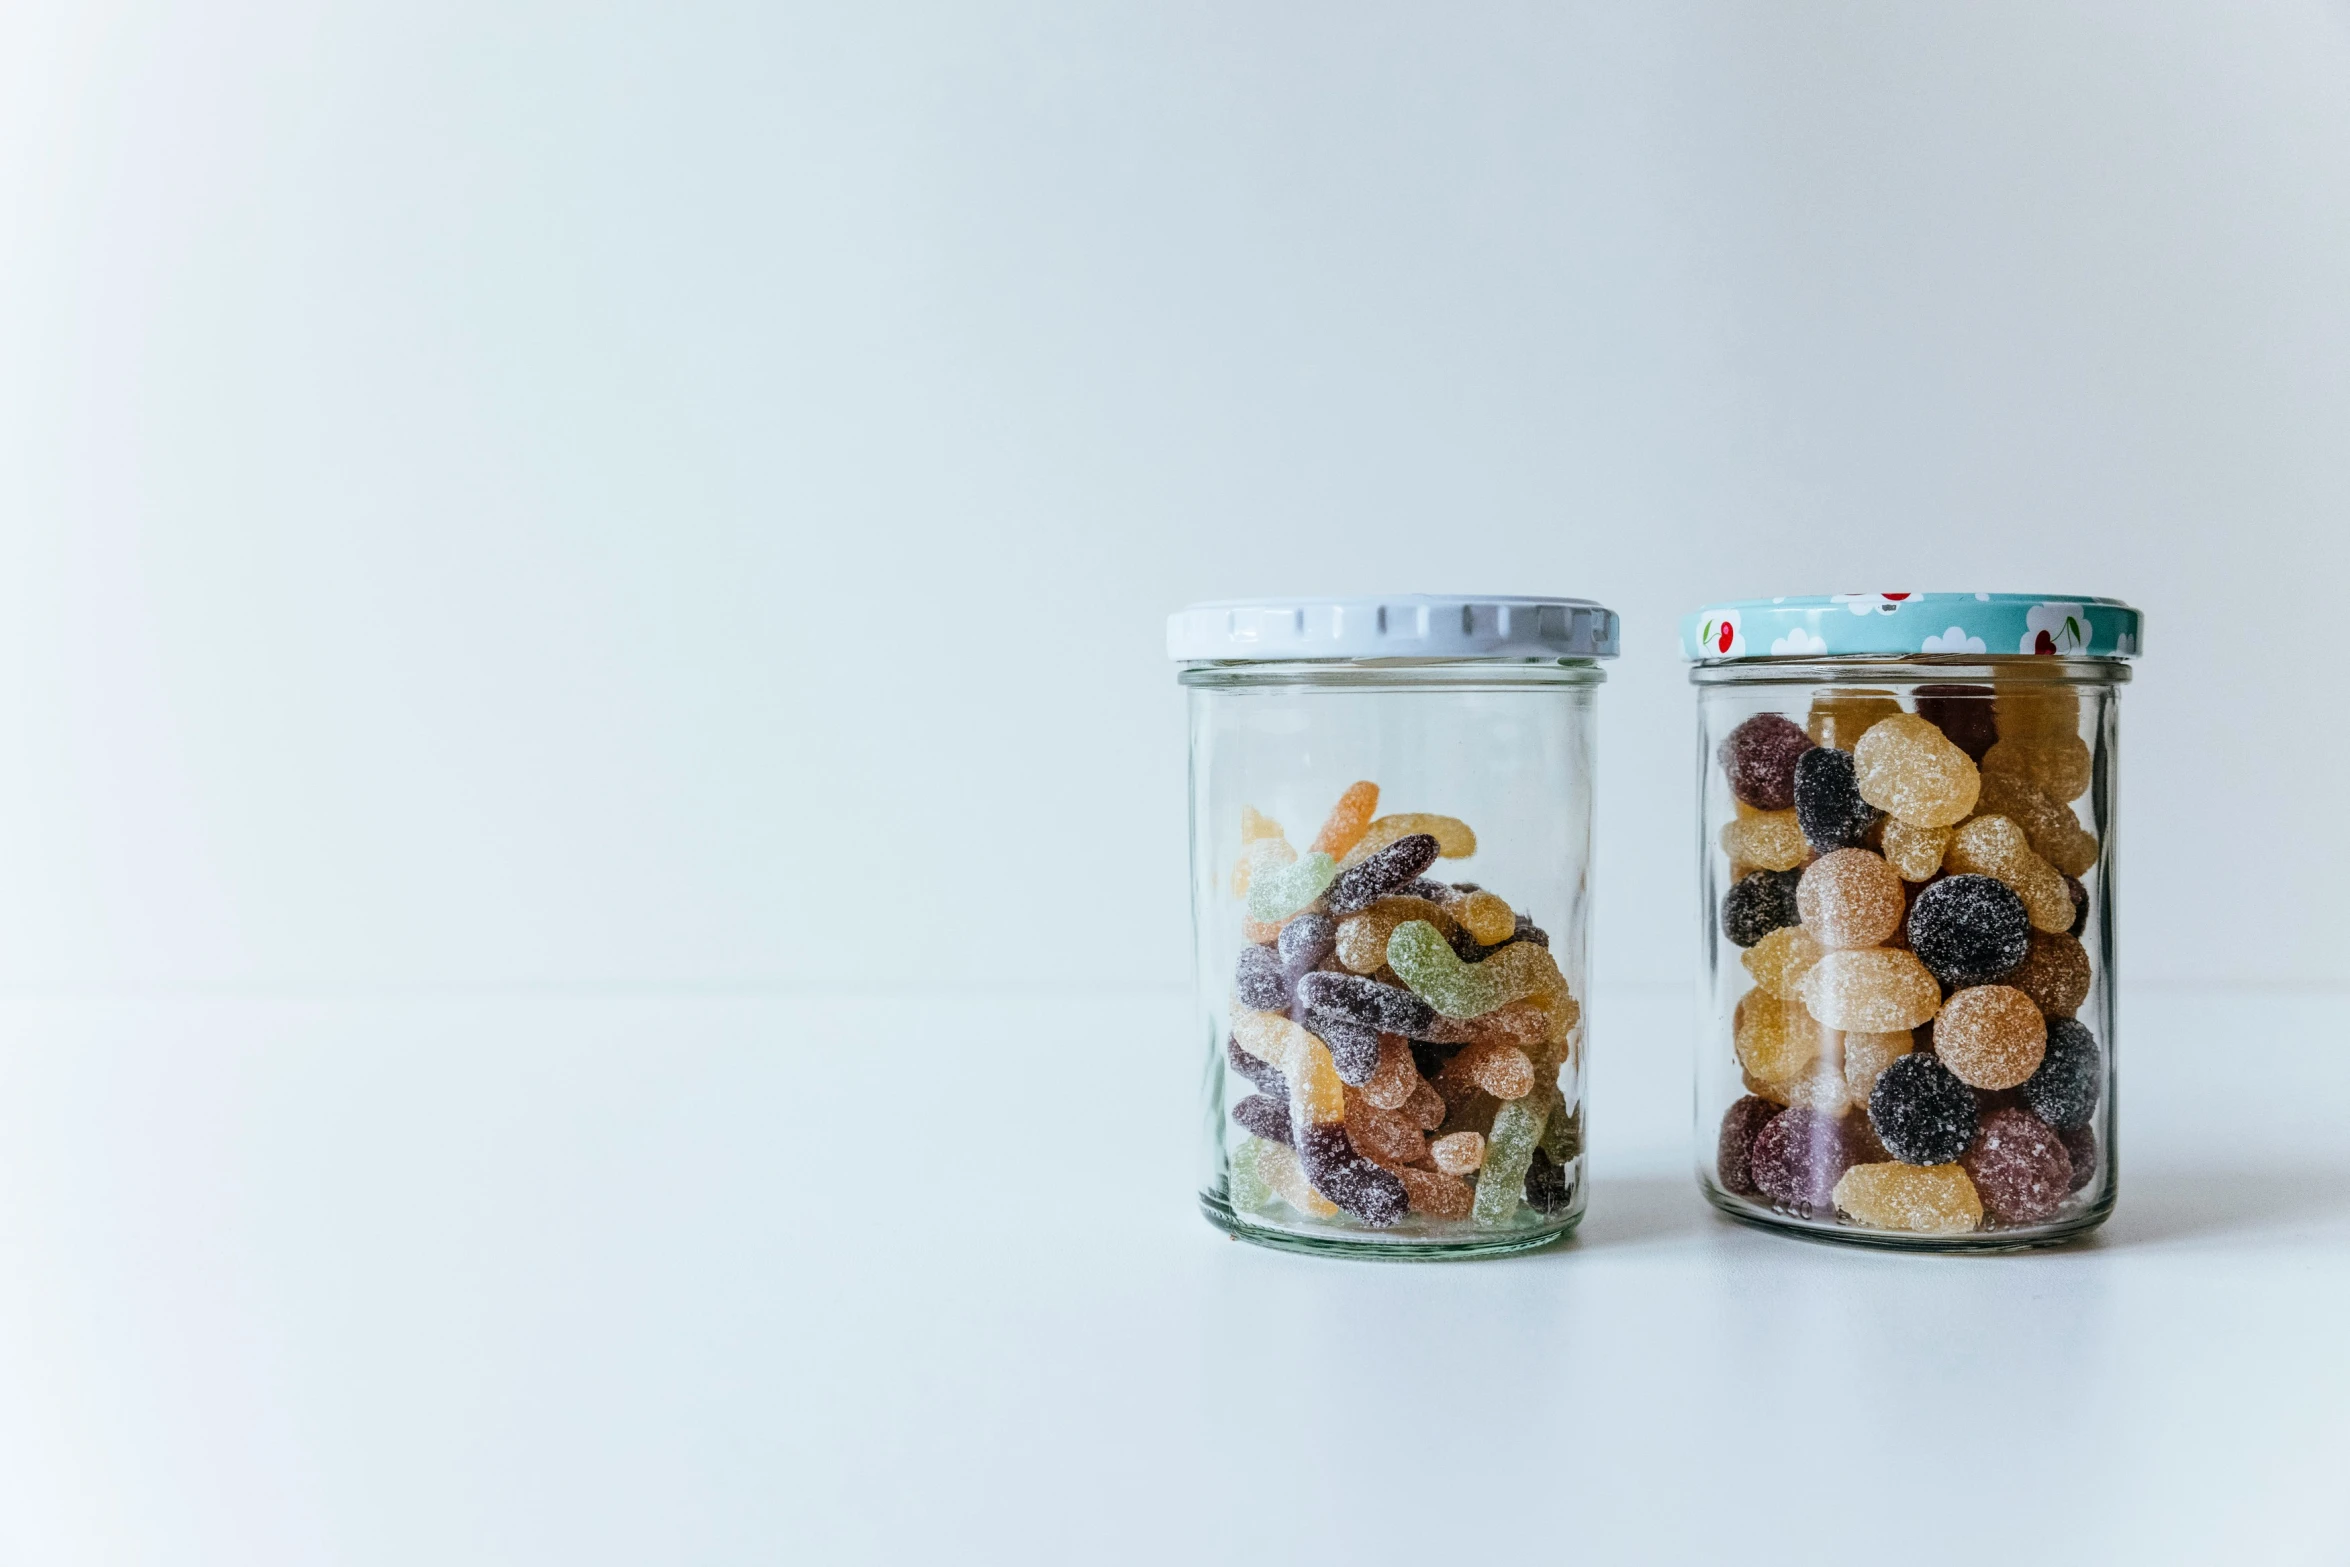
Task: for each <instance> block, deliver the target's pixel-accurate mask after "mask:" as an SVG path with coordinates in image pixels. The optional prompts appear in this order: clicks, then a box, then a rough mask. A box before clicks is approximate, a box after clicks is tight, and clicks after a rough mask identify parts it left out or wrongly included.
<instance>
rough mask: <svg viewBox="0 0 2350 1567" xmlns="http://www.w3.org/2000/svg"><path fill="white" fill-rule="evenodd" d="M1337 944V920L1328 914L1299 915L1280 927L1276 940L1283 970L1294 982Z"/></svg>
mask: <svg viewBox="0 0 2350 1567" xmlns="http://www.w3.org/2000/svg"><path fill="white" fill-rule="evenodd" d="M1337 945H1338V921H1336V920H1334V919H1332V918H1331V917H1330V916H1329V915H1327V914H1300V915H1299V916H1298V917H1297V918H1296V919H1293V920H1291V921H1290V922H1289V923H1288V924H1286V925H1284V926H1282V927H1281V934H1280V935H1279V936H1278V937H1277V938H1275V940H1274V943H1273V946H1274V950H1275V951H1276V952H1278V953H1279V954H1280V955H1281V970H1282V972H1283V973H1285V974H1287V975H1288V976H1289V980H1290V983H1292V984H1295V983H1296V982H1297V978H1298V976H1299V975H1301V974H1308V973H1311V972H1312V971H1313V967H1314V965H1315V964H1317V963H1319V962H1321V961H1322V960H1323V959H1324V958H1326V957H1328V956H1330V953H1331V951H1332V949H1334V948H1335V947H1337Z"/></svg>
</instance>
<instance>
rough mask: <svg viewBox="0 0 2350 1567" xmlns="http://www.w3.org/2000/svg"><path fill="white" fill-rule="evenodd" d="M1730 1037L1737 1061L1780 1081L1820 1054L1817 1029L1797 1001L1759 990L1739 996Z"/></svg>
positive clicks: (1800, 1003) (1764, 1076)
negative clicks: (1736, 1054) (1783, 998)
mask: <svg viewBox="0 0 2350 1567" xmlns="http://www.w3.org/2000/svg"><path fill="white" fill-rule="evenodd" d="M1730 1036H1731V1041H1732V1044H1733V1046H1734V1048H1735V1049H1736V1050H1737V1052H1738V1064H1739V1065H1740V1066H1743V1067H1745V1068H1746V1070H1748V1071H1749V1072H1752V1073H1753V1074H1754V1075H1755V1076H1756V1077H1759V1078H1762V1079H1765V1080H1766V1081H1769V1082H1774V1083H1783V1082H1786V1081H1788V1080H1790V1079H1792V1078H1793V1077H1795V1076H1796V1074H1798V1073H1799V1072H1801V1071H1802V1070H1803V1069H1804V1068H1805V1067H1807V1066H1809V1065H1810V1064H1811V1063H1812V1060H1813V1058H1815V1057H1816V1056H1818V1055H1819V1053H1820V1030H1819V1027H1818V1025H1817V1024H1815V1023H1814V1022H1813V1021H1812V1017H1811V1014H1810V1013H1809V1012H1807V1011H1805V1010H1804V1005H1803V1003H1802V1002H1800V1001H1781V1000H1779V999H1777V998H1776V997H1774V996H1770V995H1767V994H1765V993H1764V992H1762V991H1759V990H1756V991H1749V992H1748V993H1747V994H1746V995H1744V996H1742V997H1740V998H1739V1001H1738V1008H1737V1010H1736V1011H1735V1012H1734V1013H1733V1014H1731V1022H1730Z"/></svg>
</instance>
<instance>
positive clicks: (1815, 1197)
mask: <svg viewBox="0 0 2350 1567" xmlns="http://www.w3.org/2000/svg"><path fill="white" fill-rule="evenodd" d="M1850 1163H1851V1159H1850V1157H1849V1156H1848V1154H1847V1152H1846V1149H1845V1146H1844V1133H1843V1128H1842V1127H1841V1126H1840V1125H1839V1124H1838V1122H1837V1120H1836V1118H1835V1117H1834V1116H1827V1115H1821V1114H1819V1113H1818V1112H1816V1111H1812V1110H1800V1109H1799V1110H1782V1111H1780V1112H1779V1113H1778V1114H1777V1115H1775V1116H1773V1117H1772V1118H1771V1119H1770V1121H1769V1122H1768V1123H1767V1124H1766V1125H1765V1126H1764V1127H1763V1129H1762V1130H1761V1131H1759V1132H1757V1133H1755V1135H1754V1142H1753V1143H1752V1145H1750V1146H1749V1147H1748V1149H1747V1151H1746V1168H1747V1176H1748V1178H1749V1179H1750V1180H1752V1181H1753V1182H1754V1186H1755V1189H1756V1191H1758V1192H1760V1193H1761V1194H1762V1195H1763V1196H1765V1197H1767V1198H1769V1199H1770V1200H1771V1201H1772V1202H1773V1203H1775V1204H1777V1205H1778V1206H1780V1207H1782V1208H1790V1209H1793V1210H1794V1211H1795V1212H1797V1213H1809V1214H1818V1213H1824V1212H1826V1211H1827V1209H1828V1206H1829V1203H1830V1200H1831V1194H1832V1193H1833V1192H1834V1191H1835V1190H1836V1179H1837V1177H1838V1176H1840V1175H1842V1174H1843V1173H1844V1171H1845V1168H1846V1167H1847V1166H1848V1165H1849V1164H1850Z"/></svg>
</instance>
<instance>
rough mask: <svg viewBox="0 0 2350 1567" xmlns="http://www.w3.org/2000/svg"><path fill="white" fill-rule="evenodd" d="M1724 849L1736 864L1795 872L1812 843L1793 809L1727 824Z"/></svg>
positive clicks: (1723, 829)
mask: <svg viewBox="0 0 2350 1567" xmlns="http://www.w3.org/2000/svg"><path fill="white" fill-rule="evenodd" d="M1842 754H1843V753H1841V752H1834V751H1832V752H1830V753H1829V755H1831V756H1837V755H1842ZM1722 852H1723V853H1724V854H1727V855H1728V856H1729V857H1730V859H1731V861H1732V863H1734V864H1738V865H1752V866H1756V867H1758V868H1759V869H1762V870H1766V871H1791V870H1794V869H1796V868H1797V867H1799V866H1801V865H1802V864H1803V862H1804V861H1805V860H1807V859H1809V858H1810V857H1811V845H1810V844H1808V843H1806V842H1805V841H1804V835H1803V831H1802V829H1801V828H1800V827H1798V826H1797V825H1796V821H1795V813H1794V812H1793V811H1757V812H1756V813H1755V814H1754V815H1752V816H1741V817H1739V818H1738V819H1737V820H1736V821H1733V822H1729V823H1726V824H1725V825H1724V826H1723V828H1722Z"/></svg>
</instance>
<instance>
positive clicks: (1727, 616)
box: [1681, 593, 2140, 664]
mask: <svg viewBox="0 0 2350 1567" xmlns="http://www.w3.org/2000/svg"><path fill="white" fill-rule="evenodd" d="M2139 622H2140V617H2139V614H2138V612H2137V611H2136V610H2134V609H2132V608H2130V606H2129V605H2127V604H2124V603H2123V602H2121V600H2119V599H2098V598H2081V597H2078V596H2075V597H2070V598H2067V597H2063V596H2060V595H2050V594H2041V593H1831V594H1828V595H1826V596H1825V597H1812V598H1776V599H1734V600H1732V601H1730V602H1729V603H1726V604H1708V605H1707V606H1706V607H1705V608H1703V609H1701V610H1699V611H1698V612H1697V613H1696V614H1694V615H1689V616H1686V617H1684V618H1683V619H1682V621H1681V656H1682V657H1684V658H1690V659H1695V660H1696V661H1698V662H1699V663H1706V664H1714V663H1727V662H1730V661H1732V660H1736V659H1749V658H1843V657H1847V656H1850V655H1853V654H1865V655H1873V656H1875V657H1879V658H1884V657H1889V656H1898V655H1902V654H1908V655H1911V656H1915V655H1918V654H1936V653H1939V654H1955V655H1958V656H1960V657H1964V656H1966V655H1968V654H1973V655H1975V656H1977V657H1981V658H1991V657H2001V656H2004V657H2009V658H2012V657H2014V656H2016V655H2017V654H2019V653H2023V654H2039V655H2043V656H2046V657H2050V658H2056V657H2066V658H2131V657H2135V656H2136V654H2137V652H2138V639H2139Z"/></svg>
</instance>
